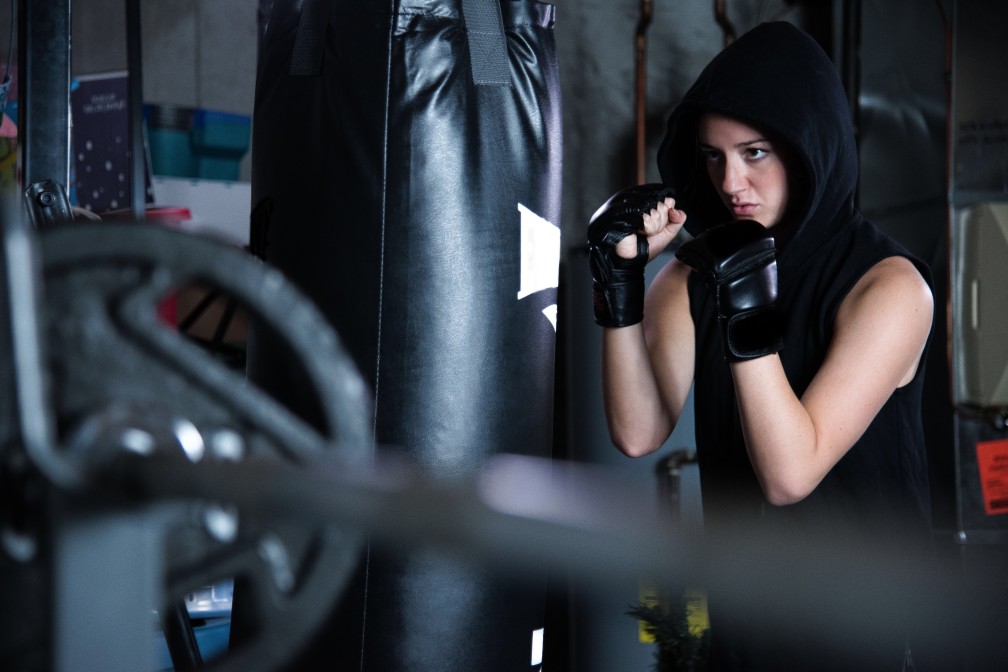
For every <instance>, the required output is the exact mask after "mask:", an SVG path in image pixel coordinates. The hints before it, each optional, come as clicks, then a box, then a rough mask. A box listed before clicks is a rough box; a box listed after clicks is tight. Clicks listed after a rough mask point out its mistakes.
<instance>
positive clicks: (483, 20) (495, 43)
mask: <svg viewBox="0 0 1008 672" xmlns="http://www.w3.org/2000/svg"><path fill="white" fill-rule="evenodd" d="M305 2H308V0H305ZM462 15H463V19H464V21H465V26H466V34H467V35H468V37H469V62H470V65H471V67H472V76H473V84H476V85H477V86H481V85H492V86H506V85H507V84H510V83H511V68H510V65H509V64H508V54H507V40H506V38H505V37H504V19H503V18H502V17H501V8H500V4H499V2H498V0H462Z"/></svg>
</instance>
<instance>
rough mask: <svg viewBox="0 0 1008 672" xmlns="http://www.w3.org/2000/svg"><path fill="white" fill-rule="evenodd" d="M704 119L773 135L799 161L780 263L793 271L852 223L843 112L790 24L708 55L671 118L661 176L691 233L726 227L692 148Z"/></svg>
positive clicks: (819, 61)
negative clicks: (720, 118)
mask: <svg viewBox="0 0 1008 672" xmlns="http://www.w3.org/2000/svg"><path fill="white" fill-rule="evenodd" d="M701 112H717V113H720V114H724V115H728V116H731V117H734V118H736V119H738V120H740V121H743V122H746V123H748V124H751V125H754V126H757V127H760V128H762V129H764V130H767V131H770V132H771V133H773V134H774V135H775V136H776V139H777V140H778V141H781V140H783V141H784V142H786V143H788V144H789V145H790V146H791V149H792V150H793V152H794V153H796V154H797V156H798V157H800V159H799V161H798V164H799V165H798V166H796V167H789V178H790V179H791V183H792V184H791V192H792V197H791V198H792V200H791V203H790V206H789V221H790V225H789V231H788V233H789V234H790V235H788V238H789V242H788V243H787V245H786V246H784V247H783V249H781V250H779V253H778V264H780V265H781V266H785V267H786V266H794V265H795V264H798V263H800V262H801V260H803V259H806V258H807V257H808V256H809V254H810V253H811V252H812V251H814V250H815V249H817V248H818V247H819V246H820V245H821V243H822V242H824V241H825V240H826V239H827V238H829V237H830V236H831V235H833V234H834V233H836V232H837V230H838V228H839V227H842V226H844V225H845V224H846V223H848V222H850V221H851V220H852V219H853V218H854V216H855V210H854V192H855V188H856V185H857V178H858V174H857V171H858V160H857V149H856V145H855V142H854V128H853V125H852V122H851V112H850V107H849V105H848V102H847V96H846V94H845V92H844V89H843V85H842V84H841V82H840V78H839V75H838V74H837V71H836V68H835V67H834V65H833V63H832V61H830V59H829V57H828V56H827V55H826V52H824V51H823V49H822V48H821V47H820V46H819V44H818V43H817V42H816V41H815V40H814V39H812V37H810V36H809V35H808V34H807V33H805V32H803V31H802V30H801V29H799V28H797V27H796V26H794V25H792V24H790V23H787V22H772V23H764V24H761V25H759V26H758V27H756V28H754V29H752V30H751V31H749V32H747V33H745V34H744V35H742V36H741V37H739V38H738V39H737V40H736V41H735V42H733V43H732V44H731V45H729V46H728V47H726V48H725V49H724V50H723V51H722V52H721V53H720V54H718V55H717V56H716V57H714V59H713V60H712V61H711V62H710V63H709V64H708V65H707V67H706V68H704V70H703V72H701V73H700V76H699V77H698V78H697V81H696V82H695V83H694V84H693V86H692V87H691V88H690V89H689V91H687V93H686V95H685V97H684V98H683V100H682V102H681V103H680V104H679V105H678V106H677V107H676V108H675V109H674V110H673V111H672V114H671V115H670V117H669V120H668V129H667V133H666V135H665V138H664V140H663V141H662V144H661V146H660V148H659V150H658V168H659V171H660V173H661V177H662V181H663V182H665V183H666V184H668V185H669V186H671V187H673V188H674V189H675V190H676V191H677V192H678V193H679V194H680V206H681V207H682V208H683V209H684V210H685V212H686V214H687V220H686V221H687V223H686V230H687V231H688V232H689V233H690V234H692V235H696V234H698V233H700V232H702V231H703V230H705V229H706V228H708V227H710V226H713V225H716V224H719V223H722V222H725V221H728V220H730V219H731V215H730V213H729V212H728V209H727V208H725V206H724V205H723V204H722V203H721V200H720V199H719V198H718V195H717V192H716V191H715V190H714V187H713V185H712V184H711V183H710V180H709V178H708V177H707V170H706V167H705V166H704V163H703V159H702V157H701V156H700V154H699V151H698V148H697V118H698V116H699V114H700V113H701ZM795 172H797V173H799V174H797V175H795V174H793V173H795ZM775 237H778V236H775ZM782 270H783V269H782Z"/></svg>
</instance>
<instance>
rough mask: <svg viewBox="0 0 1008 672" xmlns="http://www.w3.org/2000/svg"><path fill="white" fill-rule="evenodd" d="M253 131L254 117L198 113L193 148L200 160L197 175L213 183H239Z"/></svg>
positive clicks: (192, 132) (194, 128)
mask: <svg viewBox="0 0 1008 672" xmlns="http://www.w3.org/2000/svg"><path fill="white" fill-rule="evenodd" d="M251 131H252V119H251V117H248V116H245V115H242V114H232V113H230V112H218V111H214V110H203V109H197V110H194V111H193V118H192V130H191V131H190V146H191V148H192V153H193V156H194V157H195V159H196V175H197V176H198V177H200V178H204V179H209V180H237V179H238V177H239V174H240V171H241V160H242V157H244V156H245V153H246V152H247V151H248V149H249V141H250V138H251Z"/></svg>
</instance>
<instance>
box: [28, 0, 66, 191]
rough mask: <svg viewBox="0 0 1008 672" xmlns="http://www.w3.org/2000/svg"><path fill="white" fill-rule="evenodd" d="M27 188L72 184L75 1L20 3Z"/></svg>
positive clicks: (53, 0)
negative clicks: (39, 184) (72, 19)
mask: <svg viewBox="0 0 1008 672" xmlns="http://www.w3.org/2000/svg"><path fill="white" fill-rule="evenodd" d="M18 35H19V37H18V68H19V73H18V87H19V89H20V92H19V94H18V98H19V99H20V101H21V103H20V105H18V134H19V136H20V137H19V138H18V144H19V146H20V148H21V166H22V175H23V177H22V184H24V185H32V184H35V183H36V182H42V181H45V180H55V181H57V182H59V183H60V184H62V185H63V186H67V184H68V183H69V181H70V0H46V2H37V1H33V0H19V2H18Z"/></svg>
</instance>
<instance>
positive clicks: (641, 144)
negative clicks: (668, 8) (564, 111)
mask: <svg viewBox="0 0 1008 672" xmlns="http://www.w3.org/2000/svg"><path fill="white" fill-rule="evenodd" d="M652 5H653V3H652V0H641V6H640V18H639V20H638V21H637V33H636V35H635V36H634V55H635V85H636V86H635V88H636V106H635V118H636V124H635V140H636V150H637V151H636V160H637V184H644V183H645V182H647V167H646V166H647V160H646V153H647V134H646V126H647V124H646V119H647V29H648V26H649V25H651V17H652V15H653V7H652Z"/></svg>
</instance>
